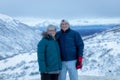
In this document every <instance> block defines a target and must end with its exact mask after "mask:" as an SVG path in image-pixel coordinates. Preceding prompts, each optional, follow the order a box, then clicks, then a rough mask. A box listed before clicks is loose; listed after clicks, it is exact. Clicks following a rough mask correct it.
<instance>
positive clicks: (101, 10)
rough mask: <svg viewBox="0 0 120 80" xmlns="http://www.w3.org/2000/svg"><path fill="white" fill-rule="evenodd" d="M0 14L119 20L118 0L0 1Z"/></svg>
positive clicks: (119, 6)
mask: <svg viewBox="0 0 120 80" xmlns="http://www.w3.org/2000/svg"><path fill="white" fill-rule="evenodd" d="M0 13H2V14H6V15H9V16H12V17H37V18H96V17H99V18H120V0H0Z"/></svg>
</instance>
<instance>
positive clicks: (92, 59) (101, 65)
mask: <svg viewBox="0 0 120 80" xmlns="http://www.w3.org/2000/svg"><path fill="white" fill-rule="evenodd" d="M119 36H120V26H118V27H117V28H113V29H111V30H107V31H105V32H102V33H101V34H95V35H92V36H89V37H86V38H84V40H85V51H84V65H83V66H84V67H83V69H82V71H81V72H80V73H81V74H82V72H85V74H89V75H94V74H95V75H103V76H119V75H120V64H119V62H120V51H119V49H120V37H119Z"/></svg>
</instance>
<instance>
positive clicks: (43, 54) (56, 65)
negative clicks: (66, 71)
mask: <svg viewBox="0 0 120 80" xmlns="http://www.w3.org/2000/svg"><path fill="white" fill-rule="evenodd" d="M37 57H38V64H39V71H40V72H41V73H44V72H53V71H59V70H61V59H60V50H59V45H58V42H57V41H56V40H54V39H53V38H52V36H50V35H48V34H47V35H46V34H44V35H43V38H42V39H41V41H40V42H39V43H38V47H37Z"/></svg>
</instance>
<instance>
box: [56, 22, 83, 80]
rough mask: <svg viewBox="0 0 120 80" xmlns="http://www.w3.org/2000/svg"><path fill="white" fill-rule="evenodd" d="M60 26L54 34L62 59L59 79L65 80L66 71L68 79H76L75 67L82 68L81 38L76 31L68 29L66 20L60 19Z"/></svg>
mask: <svg viewBox="0 0 120 80" xmlns="http://www.w3.org/2000/svg"><path fill="white" fill-rule="evenodd" d="M60 27H61V31H59V32H57V34H56V38H57V40H58V43H59V46H60V51H61V60H62V70H61V72H60V75H59V80H66V74H67V71H68V73H69V76H70V80H78V72H77V69H81V68H82V58H83V57H82V56H83V49H84V43H83V40H82V38H81V36H80V34H79V33H78V32H76V31H74V30H72V29H70V24H69V23H68V22H67V21H66V20H62V21H61V24H60Z"/></svg>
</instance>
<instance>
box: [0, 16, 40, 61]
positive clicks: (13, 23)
mask: <svg viewBox="0 0 120 80" xmlns="http://www.w3.org/2000/svg"><path fill="white" fill-rule="evenodd" d="M39 35H40V31H38V30H34V29H33V28H31V27H29V26H27V25H25V24H23V23H21V22H19V21H18V20H15V19H13V18H11V17H9V16H7V15H3V14H0V60H1V59H3V58H7V57H10V56H13V55H16V54H17V53H24V52H30V51H32V50H36V45H37V43H38V40H39V38H40V36H39Z"/></svg>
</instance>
